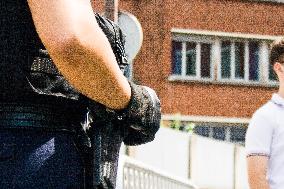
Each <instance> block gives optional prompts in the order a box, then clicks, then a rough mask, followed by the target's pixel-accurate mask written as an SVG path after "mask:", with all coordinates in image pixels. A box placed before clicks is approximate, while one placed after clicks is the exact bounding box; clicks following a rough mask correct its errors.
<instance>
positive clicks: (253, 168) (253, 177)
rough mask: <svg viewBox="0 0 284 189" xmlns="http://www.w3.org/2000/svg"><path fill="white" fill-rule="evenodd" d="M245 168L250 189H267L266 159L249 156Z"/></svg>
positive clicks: (265, 157)
mask: <svg viewBox="0 0 284 189" xmlns="http://www.w3.org/2000/svg"><path fill="white" fill-rule="evenodd" d="M247 166H248V178H249V185H250V189H269V184H268V181H267V179H266V173H267V166H268V157H267V156H249V157H247Z"/></svg>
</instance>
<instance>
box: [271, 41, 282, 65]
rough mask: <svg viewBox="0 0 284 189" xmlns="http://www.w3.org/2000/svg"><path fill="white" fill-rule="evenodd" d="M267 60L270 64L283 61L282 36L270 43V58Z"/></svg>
mask: <svg viewBox="0 0 284 189" xmlns="http://www.w3.org/2000/svg"><path fill="white" fill-rule="evenodd" d="M269 62H270V64H271V65H273V64H275V63H276V62H283V63H284V38H281V39H279V40H275V41H274V42H273V43H272V44H271V45H270V58H269Z"/></svg>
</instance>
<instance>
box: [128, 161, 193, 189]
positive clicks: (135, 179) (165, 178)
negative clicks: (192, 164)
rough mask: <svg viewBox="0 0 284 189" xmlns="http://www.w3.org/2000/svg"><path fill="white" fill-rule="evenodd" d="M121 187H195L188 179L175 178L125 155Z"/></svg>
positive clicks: (164, 188) (146, 188)
mask: <svg viewBox="0 0 284 189" xmlns="http://www.w3.org/2000/svg"><path fill="white" fill-rule="evenodd" d="M123 189H196V186H194V185H193V184H192V183H191V182H190V181H189V180H186V179H181V178H177V177H175V176H172V175H169V174H166V173H163V172H161V171H159V170H157V169H154V168H151V167H149V166H147V165H144V164H142V163H140V162H138V161H136V160H134V159H131V158H129V157H125V160H124V163H123Z"/></svg>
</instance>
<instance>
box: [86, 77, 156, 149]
mask: <svg viewBox="0 0 284 189" xmlns="http://www.w3.org/2000/svg"><path fill="white" fill-rule="evenodd" d="M130 87H131V99H130V102H129V104H128V106H127V107H126V108H125V109H123V110H119V111H115V110H111V109H109V108H106V107H105V106H104V105H102V104H99V103H97V102H91V103H90V104H89V107H90V109H91V111H92V112H93V114H94V116H95V118H94V119H99V120H102V121H112V122H113V123H114V124H116V125H120V129H121V131H122V135H123V136H124V143H125V144H126V145H139V144H143V143H146V142H150V141H152V140H154V137H155V134H156V132H157V131H158V129H159V128H160V120H161V106H160V100H159V98H158V97H157V95H156V93H155V91H154V90H153V89H151V88H149V87H146V86H141V85H136V84H134V83H132V82H130Z"/></svg>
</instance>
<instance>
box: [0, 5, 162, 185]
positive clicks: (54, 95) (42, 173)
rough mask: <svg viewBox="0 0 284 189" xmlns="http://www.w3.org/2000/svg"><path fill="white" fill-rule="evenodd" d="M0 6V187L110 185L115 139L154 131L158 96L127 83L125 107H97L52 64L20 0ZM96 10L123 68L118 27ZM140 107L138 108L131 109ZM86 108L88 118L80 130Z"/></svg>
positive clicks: (135, 140) (131, 140)
mask: <svg viewBox="0 0 284 189" xmlns="http://www.w3.org/2000/svg"><path fill="white" fill-rule="evenodd" d="M0 6H1V12H0V20H1V24H0V170H1V172H0V187H1V188H16V189H18V188H41V189H44V188H52V189H56V188H58V189H59V188H60V189H64V188H74V189H75V188H78V189H79V188H84V187H85V188H88V189H89V188H91V187H94V186H95V185H97V187H98V188H104V189H111V188H115V180H116V171H117V162H118V153H119V148H120V146H121V143H122V141H124V142H125V143H126V144H129V145H137V144H142V143H146V142H149V141H151V140H153V139H154V135H155V133H156V132H157V130H158V127H159V121H160V116H161V115H160V104H159V100H158V99H156V98H157V97H155V95H153V94H151V95H150V93H148V92H147V90H146V89H144V88H143V87H139V86H136V85H135V86H134V84H132V85H131V86H132V94H136V95H135V97H133V95H132V100H131V103H130V105H129V108H128V109H129V110H127V111H123V112H122V113H123V114H116V113H113V112H112V113H109V111H105V112H104V111H101V110H102V109H104V108H101V105H99V106H98V104H96V103H95V102H92V100H90V99H87V98H86V97H84V96H82V95H81V94H79V93H78V92H77V91H76V90H75V89H74V88H73V87H72V86H71V85H69V84H68V82H67V81H66V80H65V79H64V77H63V76H62V75H61V74H60V72H59V71H58V70H57V69H56V67H55V66H54V64H53V63H52V61H51V59H50V58H49V57H48V54H47V52H46V51H45V50H44V46H43V44H42V42H41V40H40V39H39V37H38V34H37V33H36V30H35V27H34V24H33V21H32V17H31V13H30V11H29V7H28V4H27V2H26V1H23V0H2V1H1V3H0ZM96 18H97V21H98V23H99V25H100V26H101V27H105V26H106V27H105V28H102V29H103V31H104V32H105V34H106V35H107V37H108V39H109V41H110V43H111V46H112V48H113V51H114V53H115V55H116V58H117V61H118V63H120V64H119V65H120V67H121V69H122V70H123V69H124V67H125V66H126V65H127V64H126V62H125V57H124V56H118V55H121V53H122V54H123V53H124V49H123V48H122V47H123V46H121V44H120V43H118V40H117V39H120V40H121V37H122V34H121V31H120V30H119V29H118V28H117V26H115V25H113V23H112V22H110V21H108V20H105V19H104V18H102V17H100V16H98V15H96ZM119 59H120V60H121V61H120V60H119ZM133 86H134V87H133ZM140 93H141V94H140ZM144 98H145V99H146V98H148V100H147V101H144V100H143V99H144ZM140 107H144V109H143V108H142V111H141V112H138V111H137V110H139V109H140ZM97 109H100V111H97ZM96 112H99V113H97V114H96ZM101 112H104V113H103V114H102V113H101ZM120 113H121V112H120ZM89 114H93V117H94V120H95V121H94V122H93V123H92V124H91V125H92V127H91V129H89V130H85V128H86V127H84V126H86V125H87V124H86V123H87V122H88V121H86V119H88V116H87V115H89ZM102 115H103V116H102ZM121 115H123V116H124V117H125V120H123V119H121ZM143 115H145V119H144V117H143ZM109 116H111V117H109ZM140 117H143V119H142V118H141V119H140ZM136 123H137V124H136Z"/></svg>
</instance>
